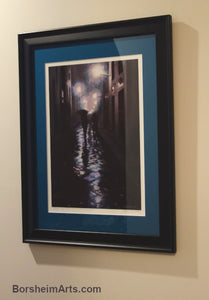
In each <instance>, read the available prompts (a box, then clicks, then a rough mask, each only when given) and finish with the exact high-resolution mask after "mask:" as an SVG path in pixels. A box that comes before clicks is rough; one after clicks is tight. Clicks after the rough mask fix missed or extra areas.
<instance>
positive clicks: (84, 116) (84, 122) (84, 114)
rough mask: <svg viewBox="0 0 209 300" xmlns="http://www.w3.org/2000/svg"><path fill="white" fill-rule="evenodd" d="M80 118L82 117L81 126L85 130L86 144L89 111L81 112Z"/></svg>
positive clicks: (82, 110) (83, 110)
mask: <svg viewBox="0 0 209 300" xmlns="http://www.w3.org/2000/svg"><path fill="white" fill-rule="evenodd" d="M79 113H80V117H81V125H82V128H83V133H84V141H85V142H86V133H87V127H88V117H87V115H88V111H87V110H85V109H81V110H79Z"/></svg>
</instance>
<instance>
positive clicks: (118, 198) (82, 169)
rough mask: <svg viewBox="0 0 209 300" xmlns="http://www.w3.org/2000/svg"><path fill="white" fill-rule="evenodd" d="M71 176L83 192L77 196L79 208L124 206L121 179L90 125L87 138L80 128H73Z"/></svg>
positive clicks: (123, 190)
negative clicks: (79, 184) (75, 178)
mask: <svg viewBox="0 0 209 300" xmlns="http://www.w3.org/2000/svg"><path fill="white" fill-rule="evenodd" d="M73 172H74V174H75V176H76V177H77V178H79V180H80V183H81V187H83V188H84V190H85V192H84V193H83V195H82V196H80V199H79V207H83V206H84V207H91V208H93V207H94V208H119V207H120V208H121V207H123V206H124V200H125V184H124V178H123V176H122V174H121V172H119V169H118V166H117V165H116V163H115V162H114V159H113V157H111V154H110V153H109V151H108V150H107V149H105V147H104V144H103V143H102V141H101V139H100V138H99V136H98V134H97V133H96V132H94V131H93V129H92V128H91V127H90V125H89V128H88V130H87V134H86V137H85V136H84V131H83V129H82V127H81V126H78V127H77V128H76V131H75V147H74V153H73ZM81 194H82V193H81Z"/></svg>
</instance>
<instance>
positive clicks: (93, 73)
mask: <svg viewBox="0 0 209 300" xmlns="http://www.w3.org/2000/svg"><path fill="white" fill-rule="evenodd" d="M88 73H89V78H90V81H94V82H100V81H102V80H104V78H105V77H106V76H109V74H107V72H106V69H105V64H102V63H96V64H92V65H90V67H89V71H88Z"/></svg>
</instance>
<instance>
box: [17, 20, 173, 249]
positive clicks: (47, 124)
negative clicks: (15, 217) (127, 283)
mask: <svg viewBox="0 0 209 300" xmlns="http://www.w3.org/2000/svg"><path fill="white" fill-rule="evenodd" d="M18 42H19V78H20V120H21V163H22V214H23V242H28V243H48V244H66V245H74V246H75V245H77V246H93V247H109V248H124V249H133V250H143V251H159V252H170V253H175V252H176V233H175V170H174V169H175V168H174V117H173V77H172V76H173V75H172V72H173V69H172V19H171V16H169V15H166V16H157V17H150V18H143V19H134V20H126V21H117V22H111V23H103V24H94V25H86V26H80V27H72V28H65V29H59V30H51V31H43V32H33V33H24V34H19V36H18ZM98 72H99V73H98Z"/></svg>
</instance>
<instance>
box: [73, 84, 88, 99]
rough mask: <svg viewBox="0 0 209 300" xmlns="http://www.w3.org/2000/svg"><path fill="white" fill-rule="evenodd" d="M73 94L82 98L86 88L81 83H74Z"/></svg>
mask: <svg viewBox="0 0 209 300" xmlns="http://www.w3.org/2000/svg"><path fill="white" fill-rule="evenodd" d="M73 92H74V94H75V95H76V96H78V97H82V96H83V95H84V94H85V92H86V86H85V84H83V83H82V82H76V84H75V85H74V87H73Z"/></svg>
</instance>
